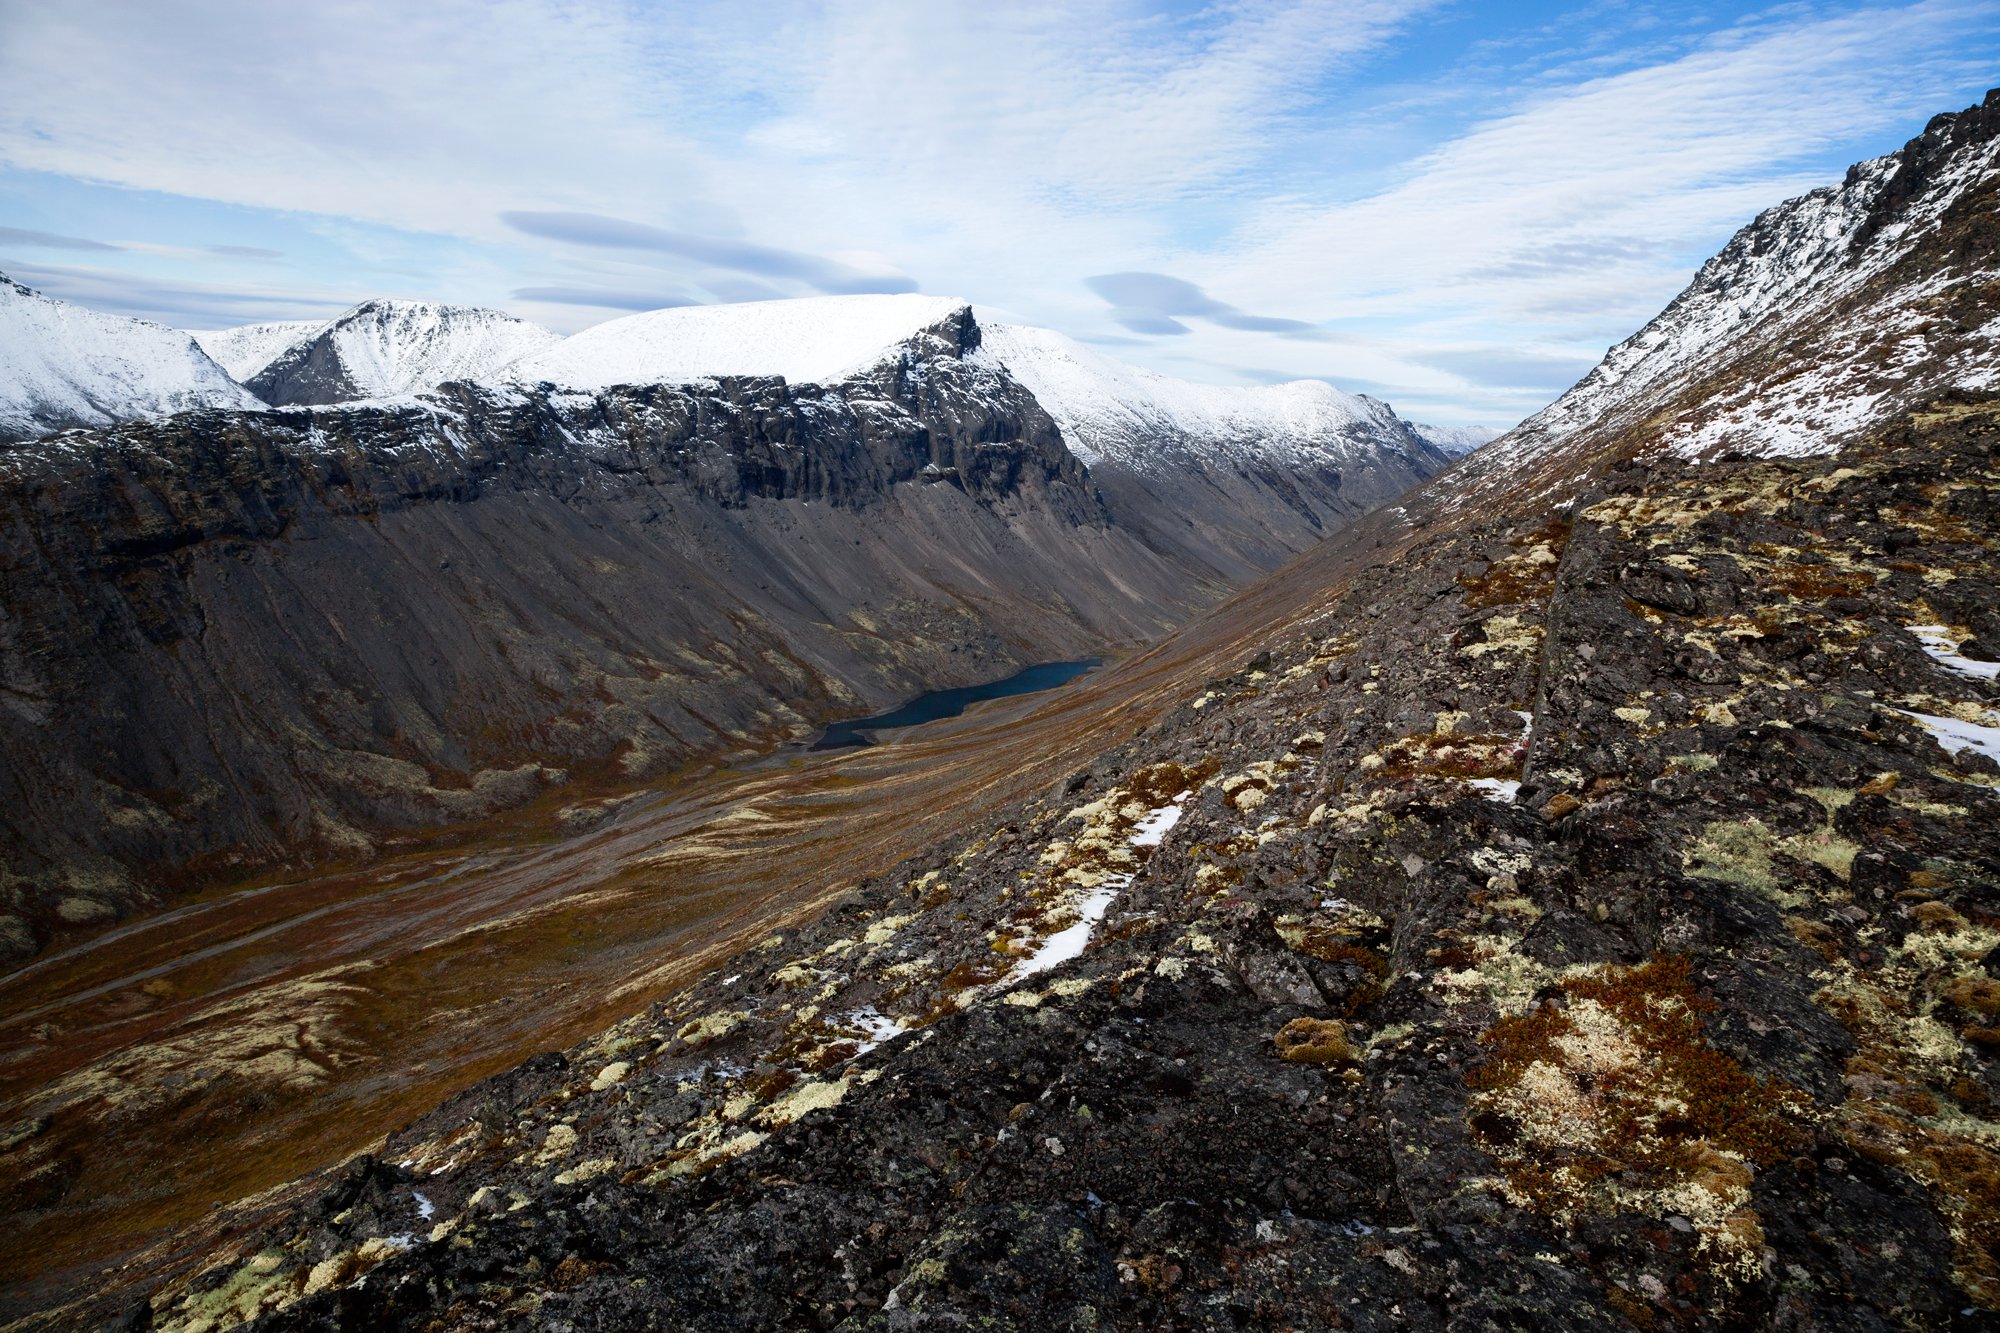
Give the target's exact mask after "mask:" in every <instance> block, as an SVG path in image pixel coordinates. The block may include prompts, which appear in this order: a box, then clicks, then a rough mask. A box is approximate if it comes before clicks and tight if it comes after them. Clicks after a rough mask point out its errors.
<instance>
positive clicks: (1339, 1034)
mask: <svg viewBox="0 0 2000 1333" xmlns="http://www.w3.org/2000/svg"><path fill="white" fill-rule="evenodd" d="M1272 1040H1273V1041H1274V1042H1276V1043H1277V1047H1278V1055H1279V1057H1280V1058H1281V1059H1285V1060H1289V1061H1291V1062H1292V1063H1293V1064H1305V1065H1337V1064H1344V1063H1346V1062H1347V1061H1349V1060H1352V1059H1354V1046H1353V1043H1351V1042H1349V1041H1348V1039H1347V1025H1346V1024H1345V1023H1340V1022H1336V1021H1334V1020H1332V1019H1325V1018H1295V1019H1293V1020H1292V1021H1291V1022H1289V1023H1287V1024H1285V1025H1284V1026H1283V1027H1281V1028H1279V1029H1278V1033H1277V1035H1276V1036H1275V1037H1273V1038H1272Z"/></svg>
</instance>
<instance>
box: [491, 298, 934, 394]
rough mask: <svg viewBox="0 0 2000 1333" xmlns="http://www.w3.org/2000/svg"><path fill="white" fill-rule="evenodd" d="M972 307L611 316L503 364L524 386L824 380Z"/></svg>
mask: <svg viewBox="0 0 2000 1333" xmlns="http://www.w3.org/2000/svg"><path fill="white" fill-rule="evenodd" d="M968 308H969V307H968V306H967V303H966V302H964V301H960V300H956V299H953V298H949V297H937V296H916V295H888V296H815V297H800V298H796V299H791V300H782V301H747V302H739V303H734V304H729V305H705V306H675V307H671V308H669V309H665V310H648V311H645V312H643V313H640V314H636V315H626V316H624V317H623V318H621V319H613V320H608V321H606V322H605V323H602V324H598V325H594V326H592V327H591V328H587V329H585V330H583V332H581V333H577V334H573V335H572V336H570V337H568V338H565V339H563V340H562V341H561V342H559V343H557V344H555V345H554V346H553V347H549V348H547V349H545V350H543V351H540V352H536V353H532V354H530V355H528V356H526V357H523V358H522V359H520V360H518V361H515V362H514V363H513V364H511V365H509V366H507V367H506V368H505V371H504V373H505V375H506V376H507V378H509V379H511V380H514V381H516V382H521V383H530V384H534V383H553V384H559V385H562V386H563V387H565V388H575V389H586V390H590V389H608V388H611V387H613V386H616V385H621V384H680V383H687V382H690V381H694V380H705V379H714V378H717V377H720V376H726V375H777V376H782V377H783V378H785V379H787V380H790V381H792V382H794V383H815V384H827V383H833V382H835V381H838V380H841V379H845V378H847V377H849V376H851V375H855V374H858V373H860V372H862V371H865V370H867V369H869V368H870V367H872V366H874V365H876V364H878V363H879V362H881V361H882V360H883V359H884V358H885V357H887V356H888V355H889V354H890V353H891V352H893V351H894V350H895V349H896V348H897V347H898V346H900V345H901V344H902V343H904V342H907V341H908V340H909V339H910V338H912V337H914V336H916V335H917V334H919V333H921V332H923V331H924V330H925V329H928V328H931V327H933V326H935V325H937V324H940V323H943V322H944V321H946V320H948V319H952V318H954V317H956V316H958V315H959V314H961V312H964V311H965V310H967V309H968Z"/></svg>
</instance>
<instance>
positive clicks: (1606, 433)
mask: <svg viewBox="0 0 2000 1333" xmlns="http://www.w3.org/2000/svg"><path fill="white" fill-rule="evenodd" d="M1997 136H2000V94H1989V95H1988V97H1987V99H1986V101H1985V102H1984V104H1982V105H1981V106H1977V107H1973V108H1970V109H1969V110H1966V111H1963V112H1955V113H1947V114H1945V115H1941V116H1937V117H1935V118H1934V119H1933V120H1932V121H1931V122H1930V124H1929V125H1928V126H1927V127H1926V128H1925V131H1924V133H1923V134H1922V135H1921V136H1919V137H1918V138H1915V139H1912V140H1911V141H1910V142H1909V143H1907V144H1906V145H1904V146H1903V147H1902V148H1901V149H1899V150H1898V151H1896V152H1894V153H1890V154H1888V155H1887V156H1884V157H1879V158H1875V159H1873V160H1871V161H1867V162H1861V163H1858V164H1856V165H1855V166H1853V167H1851V168H1850V169H1849V170H1848V173H1847V176H1846V179H1845V180H1844V181H1842V183H1841V184H1839V185H1834V186H1826V187H1823V188H1821V189H1817V190H1814V191H1812V192H1811V193H1810V194H1805V195H1801V196H1800V197H1798V198H1796V199H1791V200H1788V201H1786V202H1785V203H1782V204H1778V205H1776V206H1775V207H1772V208H1769V209H1767V210H1765V211H1764V212H1763V213H1761V214H1759V215H1758V216H1757V218H1756V219H1755V220H1754V221H1752V222H1751V223H1750V224H1749V225H1748V226H1746V227H1744V228H1743V229H1742V230H1741V231H1739V232H1737V233H1736V235H1735V237H1734V238H1732V239H1731V240H1730V242H1729V244H1728V245H1726V246H1725V247H1723V249H1722V250H1721V251H1720V252H1719V253H1718V254H1716V255H1715V256H1714V258H1712V259H1710V260H1709V261H1708V262H1707V263H1706V264H1704V265H1702V267H1701V270H1700V271H1699V272H1698V273H1696V274H1695V277H1694V280H1693V281H1692V282H1690V283H1689V284H1688V286H1687V288H1686V290H1684V291H1683V292H1682V293H1681V294H1680V295H1679V296H1678V297H1676V298H1675V299H1674V301H1673V303H1672V304H1671V305H1669V306H1668V307H1667V308H1666V309H1665V310H1664V311H1662V312H1661V313H1660V314H1659V315H1658V316H1657V317H1655V318H1654V319H1653V320H1652V321H1651V322H1650V323H1648V324H1647V325H1646V326H1645V327H1644V328H1642V329H1640V330H1639V331H1638V332H1637V333H1635V334H1633V335H1632V336H1631V337H1630V338H1627V339H1626V340H1625V341H1624V342H1622V343H1619V344H1618V345H1617V346H1616V347H1613V348H1612V349H1611V350H1610V351H1609V352H1608V353H1607V354H1606V355H1605V357H1604V360H1603V361H1602V362H1600V363H1599V364H1598V365H1597V367H1596V368H1595V369H1593V370H1592V371H1591V372H1590V373H1589V374H1588V375H1586V376H1584V378H1583V379H1582V380H1580V381H1578V383H1577V384H1576V385H1575V387H1573V388H1571V389H1570V390H1569V391H1568V392H1567V393H1565V394H1564V395H1563V396H1562V397H1561V398H1559V399H1557V400H1556V401H1555V402H1554V403H1552V404H1550V405H1549V406H1548V407H1546V408H1544V409H1543V410H1542V411H1541V412H1539V413H1537V414H1536V415H1534V416H1533V417H1530V418H1529V419H1528V420H1527V421H1525V422H1523V423H1522V424H1521V425H1520V426H1518V427H1516V428H1515V429H1514V430H1513V431H1510V432H1509V433H1508V434H1507V435H1506V436H1505V437H1504V438H1502V439H1501V440H1500V441H1498V442H1496V443H1495V444H1494V445H1493V447H1491V448H1489V449H1486V450H1484V451H1483V452H1481V454H1480V455H1479V458H1478V460H1477V463H1476V467H1477V468H1478V469H1479V471H1480V472H1481V473H1483V474H1484V475H1485V476H1486V477H1488V478H1494V477H1499V476H1502V475H1505V474H1507V473H1510V472H1513V471H1516V470H1518V469H1519V468H1521V467H1522V466H1525V465H1531V464H1539V463H1542V462H1544V461H1546V462H1547V463H1548V464H1549V465H1550V466H1551V467H1556V466H1558V460H1559V456H1567V455H1569V454H1572V453H1574V454H1577V455H1578V456H1579V457H1581V456H1582V455H1583V454H1585V453H1588V452H1590V451H1592V450H1595V449H1597V448H1598V447H1599V446H1600V445H1603V444H1606V443H1609V442H1611V441H1613V440H1614V439H1618V438H1621V437H1622V438H1623V439H1624V441H1625V443H1626V444H1627V445H1628V446H1629V447H1632V448H1637V449H1644V450H1661V449H1665V450H1672V451H1673V452H1675V453H1678V454H1680V455H1682V456H1684V457H1688V458H1701V457H1706V456H1711V455H1716V454H1720V453H1725V452H1736V453H1742V454H1749V455H1795V456H1796V455H1807V454H1825V453H1831V452H1833V451H1834V450H1836V449H1838V448H1839V447H1840V446H1841V445H1842V444H1843V443H1844V442H1846V441H1848V440H1851V439H1853V438H1855V437H1856V436H1857V435H1859V434H1861V433H1862V432H1864V431H1866V430H1868V429H1870V428H1872V427H1874V426H1877V425H1879V424H1880V423H1881V422H1883V421H1885V420H1887V419H1889V418H1890V417H1892V416H1894V415H1896V414H1898V413H1900V412H1903V411H1906V410H1908V409H1909V407H1910V406H1912V405H1913V404H1916V403H1918V402H1921V401H1923V400H1926V399H1930V398H1933V397H1935V396H1936V395H1937V394H1939V393H1941V392H1945V391H1949V390H1952V389H1962V390H1972V391H1979V390H1990V389H1992V388H1993V387H1995V386H1996V385H2000V301H1996V299H1995V298H1994V295H1993V288H1994V283H1993V279H1994V278H1995V277H1996V276H2000V274H1996V271H1995V270H1994V269H1993V268H1992V267H1991V260H1990V249H1987V250H1982V247H1981V246H1980V244H1979V243H1978V229H1979V228H1981V227H1990V226H1991V221H1990V217H1991V213H1992V209H1993V205H1994V200H1995V197H1996V195H2000V170H1996V158H2000V137H1997Z"/></svg>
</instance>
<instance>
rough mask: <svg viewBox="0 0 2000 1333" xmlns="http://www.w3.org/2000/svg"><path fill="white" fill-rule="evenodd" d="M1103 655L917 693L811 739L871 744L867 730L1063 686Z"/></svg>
mask: <svg viewBox="0 0 2000 1333" xmlns="http://www.w3.org/2000/svg"><path fill="white" fill-rule="evenodd" d="M1103 660H1104V659H1103V658H1099V657H1091V658H1086V659H1085V660H1083V661H1081V662H1043V663H1042V664H1041V665H1039V666H1031V667H1029V668H1028V669H1027V670H1025V671H1017V672H1015V673H1014V674H1013V675H1011V676H1009V677H1007V679H1005V680H992V681H988V682H987V683H986V684H984V685H964V686H961V687H959V688H958V689H955V690H932V691H931V692H930V693H929V694H920V695H918V696H917V697H916V698H914V699H912V700H910V701H909V702H908V703H906V704H904V705H903V706H902V707H901V708H898V709H896V710H895V711H894V712H891V713H878V714H876V715H875V716H874V717H861V718H855V719H854V720H853V721H851V722H836V723H834V724H833V725H832V726H830V727H828V728H827V729H826V734H825V735H823V736H821V737H820V738H819V739H818V740H816V741H814V742H813V745H812V748H813V749H815V750H838V749H842V748H844V747H846V746H850V745H872V744H874V742H873V741H872V740H870V739H869V738H868V737H867V736H864V735H862V733H863V732H867V731H886V730H888V729H889V728H891V727H913V726H915V725H916V724H917V723H919V722H935V721H937V720H938V719H939V718H944V717H957V716H958V715H959V714H960V713H963V712H964V711H965V710H966V708H967V707H968V706H969V705H972V704H976V703H978V702H980V701H981V700H983V699H1005V698H1007V697H1008V696H1009V695H1014V694H1033V693H1034V692H1035V691H1037V690H1051V689H1054V688H1055V687H1056V686H1058V685H1067V684H1069V683H1070V682H1071V681H1073V680H1075V679H1076V678H1077V677H1078V676H1081V675H1082V674H1083V673H1084V672H1086V671H1089V670H1090V669H1091V668H1093V667H1096V666H1098V665H1100V664H1101V663H1102V662H1103Z"/></svg>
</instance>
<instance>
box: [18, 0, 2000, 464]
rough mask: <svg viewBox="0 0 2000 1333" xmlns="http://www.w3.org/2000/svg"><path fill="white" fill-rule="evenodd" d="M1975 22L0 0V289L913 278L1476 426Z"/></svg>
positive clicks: (709, 288) (1936, 68) (1682, 12)
mask: <svg viewBox="0 0 2000 1333" xmlns="http://www.w3.org/2000/svg"><path fill="white" fill-rule="evenodd" d="M1994 84H2000V0H1921V2H1919V3H1908V4H1873V5H1870V4H1842V3H1824V4H1822V3H1788V4H1777V5H1749V4H1731V3H1720V2H1717V3H1659V4H1621V3H1609V2H1604V0H1588V2H1586V3H1550V4H1529V3H1522V4H1490V3H1488V4H1475V3H1465V2H1462V0H1461V2H1459V3H1453V2H1451V0H1341V2H1340V3H1331V2H1329V0H1308V2H1306V3H1284V2H1283V0H1271V2H1270V3H1256V2H1253V0H1241V2H1233V0H1229V2H1223V3H1209V4H1195V3H1189V4H1157V3H1139V2H1138V0H1064V2H1063V3H1059V4H1043V3H1039V2H1038V0H1010V3H1007V4H1004V5H994V4H991V3H981V4H959V3H955V2H954V0H837V2H834V3H819V4H792V3H782V2H779V0H772V2H770V3H758V2H757V0H735V2H734V3H715V4H710V3H704V2H701V0H689V2H688V3H674V4H662V3H644V2H642V0H622V2H615V0H481V2H480V3H460V2H458V0H428V2H427V3H424V4H410V3H407V0H380V2H378V0H341V2H340V3H334V4H319V5H277V4H271V3H269V0H249V2H238V0H176V2H175V3H173V4H159V3H153V2H152V0H63V3H60V4H50V3H47V2H46V0H0V273H5V274H7V275H8V276H9V277H12V278H14V279H16V280H17V281H20V282H23V283H26V284H27V285H29V286H32V287H35V288H38V289H40V290H42V291H44V292H46V293H48V294H49V295H52V296H56V297H60V298H63V299H67V300H74V301H78V302H81V303H84V304H87V305H90V306H93V307H96V308H98V309H103V310H110V311H115V312H118V313H121V314H129V315H133V316H137V317H141V318H146V319H153V320H158V321H160V322H162V323H167V324H172V325H175V326H178V327H183V328H195V329H200V328H221V327H227V326H229V325H233V324H241V323H249V322H254V321H260V320H269V319H326V318H329V317H331V316H333V315H335V314H337V313H339V312H340V311H341V310H343V309H345V308H346V307H348V306H350V305H353V304H356V303H357V302H359V301H362V300H365V299H368V298H370V297H377V296H396V297H410V298H419V299H427V300H440V301H448V302H453V303H458V304H465V305H482V306H495V307H499V308H502V309H505V310H509V311H511V312H513V313H515V314H518V315H520V316H522V317H524V318H527V319H532V320H535V321H537V322H539V323H542V324H545V325H547V326H549V327H550V328H553V329H555V330H557V331H558V332H563V333H569V332H574V331H576V330H578V329H580V328H584V327H586V326H588V325H591V324H594V323H597V322H600V321H602V320H605V319H610V318H615V317H617V316H620V315H624V314H628V313H631V312H633V311H636V310H645V309H653V308H657V307H660V306H667V305H689V304H703V303H711V302H732V301H750V300H766V299H771V298H774V297H783V296H801V295H820V294H826V293H853V292H903V291H923V292H928V293H931V294H934V295H939V296H956V297H963V298H965V299H968V300H971V301H973V302H975V303H977V304H978V305H979V307H980V308H981V311H982V314H983V316H985V317H988V318H994V319H1002V320H1007V321H1012V322H1018V323H1026V324H1036V325H1043V326H1046V327H1050V328H1055V329H1060V330H1062V331H1063V332H1065V333H1068V334H1070V335H1071V336H1073V337H1076V338H1079V339H1081V340H1083V341H1085V342H1087V343H1090V344H1092V345H1094V346H1096V347H1097V348H1099V349H1100V350H1101V351H1103V352H1104V353H1105V354H1107V355H1110V356H1114V357H1118V358H1120V359H1123V360H1127V361H1131V362H1135V363H1138V364H1141V365H1145V366H1150V367H1152V368H1154V369H1156V370H1160V371H1164V372H1166V373H1169V374H1174V375H1180V376H1183V377H1185V378H1189V379H1196V380H1203V381H1209V382H1214V383H1223V384H1257V383H1269V382H1275V381H1279V380H1287V379H1298V378H1307V377H1312V378H1320V379H1325V380H1327V381H1329V382H1331V383H1333V384H1335V385H1336V386H1338V387H1340V388H1342V389H1346V390H1349V391H1352V392H1360V393H1369V394H1373V395H1375V396H1377V397H1380V398H1384V399H1387V400H1388V401H1389V402H1390V403H1391V404H1393V405H1394V406H1395V407H1396V408H1397V409H1398V410H1399V411H1402V412H1403V413H1404V415H1406V416H1409V417H1412V418H1414V419H1418V420H1427V421H1434V422H1439V423H1444V424H1468V423H1481V424H1485V425H1488V426H1493V427H1502V426H1506V425H1510V424H1512V423H1513V422H1514V421H1516V420H1518V419H1520V418H1521V417H1523V416H1526V415H1528V414H1530V413H1532V412H1533V411H1535V410H1536V409H1538V408H1540V407H1541V406H1543V405H1544V404H1546V403H1547V402H1549V401H1550V400H1551V399H1552V398H1554V397H1555V396H1556V395H1557V394H1559V393H1560V392H1561V391H1562V390H1563V389H1564V388H1566V387H1567V386H1568V385H1569V384H1570V383H1572V382H1573V381H1574V380H1576V379H1577V378H1578V377H1579V376H1581V375H1582V374H1583V373H1584V371H1586V370H1588V369H1589V367H1590V366H1591V365H1593V364H1595V362H1596V361H1597V359H1598V358H1599V357H1600V356H1602V355H1603V353H1604V350H1605V349H1606V348H1607V347H1608V346H1610V345H1611V344H1613V343H1615V342H1617V341H1619V340H1620V339H1622V338H1624V337H1626V336H1627V335H1628V334H1630V333H1632V332H1633V331H1634V330H1636V329H1637V328H1639V327H1640V326H1641V325H1642V324H1644V323H1645V322H1646V320H1648V319H1649V318H1651V317H1652V316H1653V315H1654V314H1656V313H1657V312H1658V311H1659V310H1660V309H1661V307H1663V306H1664V305H1665V304H1666V303H1667V302H1668V301H1669V300H1671V299H1672V298H1673V296H1674V294H1675V293H1676V292H1678V291H1679V290H1680V289H1681V288H1682V287H1683V286H1684V285H1685V284H1686V282H1687V280H1688V279H1689V277H1690V276H1692V274H1693V272H1694V270H1695V269H1696V268H1697V267H1699V265H1700V263H1701V261H1702V260H1703V259H1704V258H1706V257H1707V256H1708V255H1710V254H1712V253H1714V252H1715V251H1716V250H1718V249H1720V248H1721V246H1722V245H1723V243H1724V242H1726V241H1727V240H1728V238H1729V236H1730V235H1731V234H1732V233H1733V232H1734V231H1735V230H1736V228H1738V227H1739V226H1741V225H1743V224H1744V223H1746V222H1748V221H1749V220H1750V219H1751V218H1752V217H1754V216H1755V215H1756V213H1757V212H1758V211H1759V210H1761V209H1763V208H1766V207H1769V206H1770V205H1772V204H1775V203H1778V202H1779V201H1781V200H1783V199H1786V198H1788V197H1791V196H1793V195H1797V194H1800V193H1803V192H1804V191H1806V190H1809V189H1813V188H1817V187H1820V186H1823V185H1829V184H1835V183H1837V182H1838V181H1839V180H1840V178H1841V176H1842V174H1843V173H1844V171H1845V169H1846V167H1847V166H1848V164H1849V163H1851V162H1854V161H1857V160H1860V159H1864V158H1868V157H1874V156H1877V155H1880V154H1882V153H1886V152H1889V151H1892V150H1893V149H1895V148H1897V147H1899V146H1900V145H1901V144H1902V143H1903V142H1904V141H1905V140H1906V139H1908V138H1909V137H1911V136H1912V135H1914V134H1916V133H1918V132H1919V131H1920V130H1921V129H1922V128H1923V125H1924V122H1925V121H1926V120H1927V119H1929V117H1930V116H1931V115H1933V114H1934V113H1936V112H1939V111H1946V110H1955V109H1958V108H1960V107H1963V106H1967V105H1970V104H1972V103H1973V102H1976V101H1977V100H1979V98H1980V97H1981V96H1982V95H1983V94H1984V92H1985V91H1986V89H1987V88H1988V87H1989V86H1992V85H1994Z"/></svg>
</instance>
